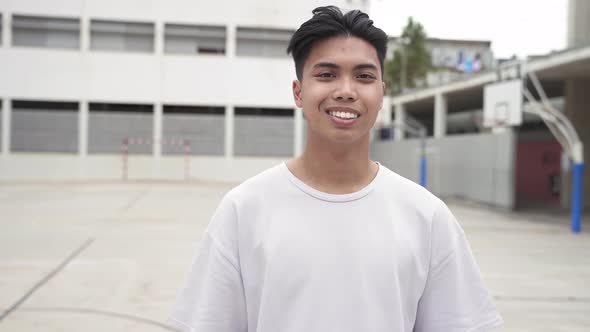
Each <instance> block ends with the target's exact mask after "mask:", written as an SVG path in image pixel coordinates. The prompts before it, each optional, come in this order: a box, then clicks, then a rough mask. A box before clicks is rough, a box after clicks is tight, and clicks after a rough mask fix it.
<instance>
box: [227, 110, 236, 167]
mask: <svg viewBox="0 0 590 332" xmlns="http://www.w3.org/2000/svg"><path fill="white" fill-rule="evenodd" d="M233 156H234V106H233V105H226V106H225V158H233Z"/></svg>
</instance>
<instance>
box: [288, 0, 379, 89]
mask: <svg viewBox="0 0 590 332" xmlns="http://www.w3.org/2000/svg"><path fill="white" fill-rule="evenodd" d="M312 13H313V17H312V18H311V19H309V20H308V21H306V22H304V23H303V24H302V25H301V26H300V27H299V29H297V31H295V33H294V34H293V37H291V41H290V42H289V47H287V53H291V54H292V55H293V60H294V61H295V73H296V74H297V78H298V79H299V80H301V78H302V76H303V64H304V63H305V60H307V57H308V56H309V53H310V52H311V49H312V47H313V45H314V43H316V42H318V41H321V40H324V39H327V38H330V37H336V36H341V35H345V36H354V37H358V38H360V39H363V40H365V41H367V42H368V43H369V44H371V45H373V47H375V50H376V51H377V57H378V58H379V65H381V74H382V75H383V61H384V59H385V53H386V52H387V34H385V32H383V30H381V29H379V28H377V27H375V26H374V25H373V21H372V20H371V19H369V15H367V14H366V13H363V12H362V11H360V10H351V11H349V12H347V13H346V14H343V13H342V11H341V10H340V8H338V7H336V6H326V7H318V8H316V9H314V10H313V11H312Z"/></svg>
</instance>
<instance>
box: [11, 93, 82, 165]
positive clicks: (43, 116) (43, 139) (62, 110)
mask: <svg viewBox="0 0 590 332" xmlns="http://www.w3.org/2000/svg"><path fill="white" fill-rule="evenodd" d="M12 110H13V112H12V117H11V127H12V131H11V140H10V145H11V146H10V150H11V151H18V152H66V153H75V152H77V151H78V103H77V102H67V101H66V102H55V101H37V100H34V101H32V100H13V101H12Z"/></svg>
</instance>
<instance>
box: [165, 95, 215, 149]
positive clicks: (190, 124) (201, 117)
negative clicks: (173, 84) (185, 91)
mask: <svg viewBox="0 0 590 332" xmlns="http://www.w3.org/2000/svg"><path fill="white" fill-rule="evenodd" d="M162 129H163V137H162V138H163V140H164V141H168V142H170V141H175V140H176V142H178V141H184V140H188V141H189V144H190V152H189V153H190V154H200V155H223V154H224V151H225V108H224V107H215V106H190V105H164V115H163V125H162ZM162 153H163V154H183V153H185V152H184V150H183V146H179V145H173V144H164V145H163V146H162Z"/></svg>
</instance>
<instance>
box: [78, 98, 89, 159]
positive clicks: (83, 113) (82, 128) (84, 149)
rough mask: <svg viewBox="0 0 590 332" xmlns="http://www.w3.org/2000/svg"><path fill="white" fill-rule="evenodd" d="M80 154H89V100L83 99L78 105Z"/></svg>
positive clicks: (81, 155)
mask: <svg viewBox="0 0 590 332" xmlns="http://www.w3.org/2000/svg"><path fill="white" fill-rule="evenodd" d="M78 155H79V156H80V157H85V156H86V155H88V102H87V101H86V100H81V101H80V103H79V106H78Z"/></svg>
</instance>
